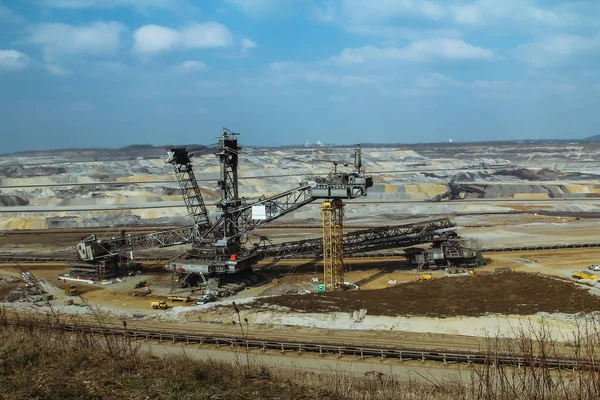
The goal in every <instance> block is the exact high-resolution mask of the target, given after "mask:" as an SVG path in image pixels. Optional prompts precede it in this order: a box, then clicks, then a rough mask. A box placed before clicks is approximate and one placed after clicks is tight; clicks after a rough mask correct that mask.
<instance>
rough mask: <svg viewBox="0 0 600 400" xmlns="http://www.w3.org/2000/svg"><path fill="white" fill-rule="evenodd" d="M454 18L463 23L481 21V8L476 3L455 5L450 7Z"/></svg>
mask: <svg viewBox="0 0 600 400" xmlns="http://www.w3.org/2000/svg"><path fill="white" fill-rule="evenodd" d="M450 10H451V12H452V17H453V18H454V20H455V21H456V22H458V23H461V24H476V23H478V22H480V21H481V18H482V16H481V10H480V9H479V8H478V7H477V6H475V5H474V4H460V5H453V6H451V8H450Z"/></svg>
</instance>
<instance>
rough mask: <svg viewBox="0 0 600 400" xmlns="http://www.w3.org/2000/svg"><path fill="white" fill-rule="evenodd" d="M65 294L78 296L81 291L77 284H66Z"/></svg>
mask: <svg viewBox="0 0 600 400" xmlns="http://www.w3.org/2000/svg"><path fill="white" fill-rule="evenodd" d="M65 294H66V295H67V296H77V295H78V294H79V292H78V291H77V286H75V285H65Z"/></svg>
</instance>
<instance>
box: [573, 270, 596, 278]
mask: <svg viewBox="0 0 600 400" xmlns="http://www.w3.org/2000/svg"><path fill="white" fill-rule="evenodd" d="M573 278H575V279H598V275H596V274H592V273H591V272H588V271H573Z"/></svg>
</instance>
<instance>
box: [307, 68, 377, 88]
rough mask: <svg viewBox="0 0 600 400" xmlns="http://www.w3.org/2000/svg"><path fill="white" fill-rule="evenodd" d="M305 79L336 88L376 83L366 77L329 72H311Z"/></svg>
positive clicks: (369, 77)
mask: <svg viewBox="0 0 600 400" xmlns="http://www.w3.org/2000/svg"><path fill="white" fill-rule="evenodd" d="M304 79H305V80H306V81H308V82H317V83H325V84H328V85H336V86H345V87H347V86H356V85H367V84H370V83H373V82H375V78H373V77H371V76H364V75H336V74H332V73H329V72H315V71H309V72H306V73H305V74H304Z"/></svg>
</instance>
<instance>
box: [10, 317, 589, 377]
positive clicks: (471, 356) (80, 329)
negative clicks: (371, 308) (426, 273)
mask: <svg viewBox="0 0 600 400" xmlns="http://www.w3.org/2000/svg"><path fill="white" fill-rule="evenodd" d="M3 322H4V324H7V325H13V326H17V327H19V326H21V327H27V328H30V327H37V328H40V329H48V330H53V331H59V332H72V333H83V334H91V335H110V336H114V337H123V338H125V339H131V340H136V341H138V340H146V341H150V340H152V341H158V342H161V343H163V342H166V343H172V344H200V345H214V346H216V347H230V348H234V349H247V350H249V351H251V350H259V351H267V350H271V351H278V352H280V353H282V354H285V353H295V354H297V355H302V354H303V353H315V354H318V355H320V356H322V357H324V356H327V355H336V356H344V355H345V356H352V357H359V358H361V359H364V358H379V359H381V360H384V359H388V358H389V359H397V360H399V361H400V362H402V361H409V360H417V361H421V362H425V361H436V362H441V363H443V364H450V363H464V364H496V365H504V366H513V367H522V366H528V367H531V366H535V367H539V366H544V367H547V368H555V369H569V370H576V369H586V370H594V371H597V370H600V366H598V365H597V363H596V362H595V360H582V359H576V358H572V357H560V358H558V357H552V358H548V357H543V358H541V357H532V356H523V355H514V354H490V353H488V352H485V351H466V350H452V351H446V350H438V349H424V348H407V347H386V346H360V345H350V344H346V343H328V342H306V341H294V340H286V341H280V340H269V339H260V338H250V337H242V336H230V335H214V334H201V333H196V334H188V333H185V332H174V331H172V332H170V331H156V330H143V329H127V328H116V327H106V326H99V325H88V324H72V323H63V322H61V323H53V322H50V321H39V320H23V319H18V318H6V319H4V320H3Z"/></svg>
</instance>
